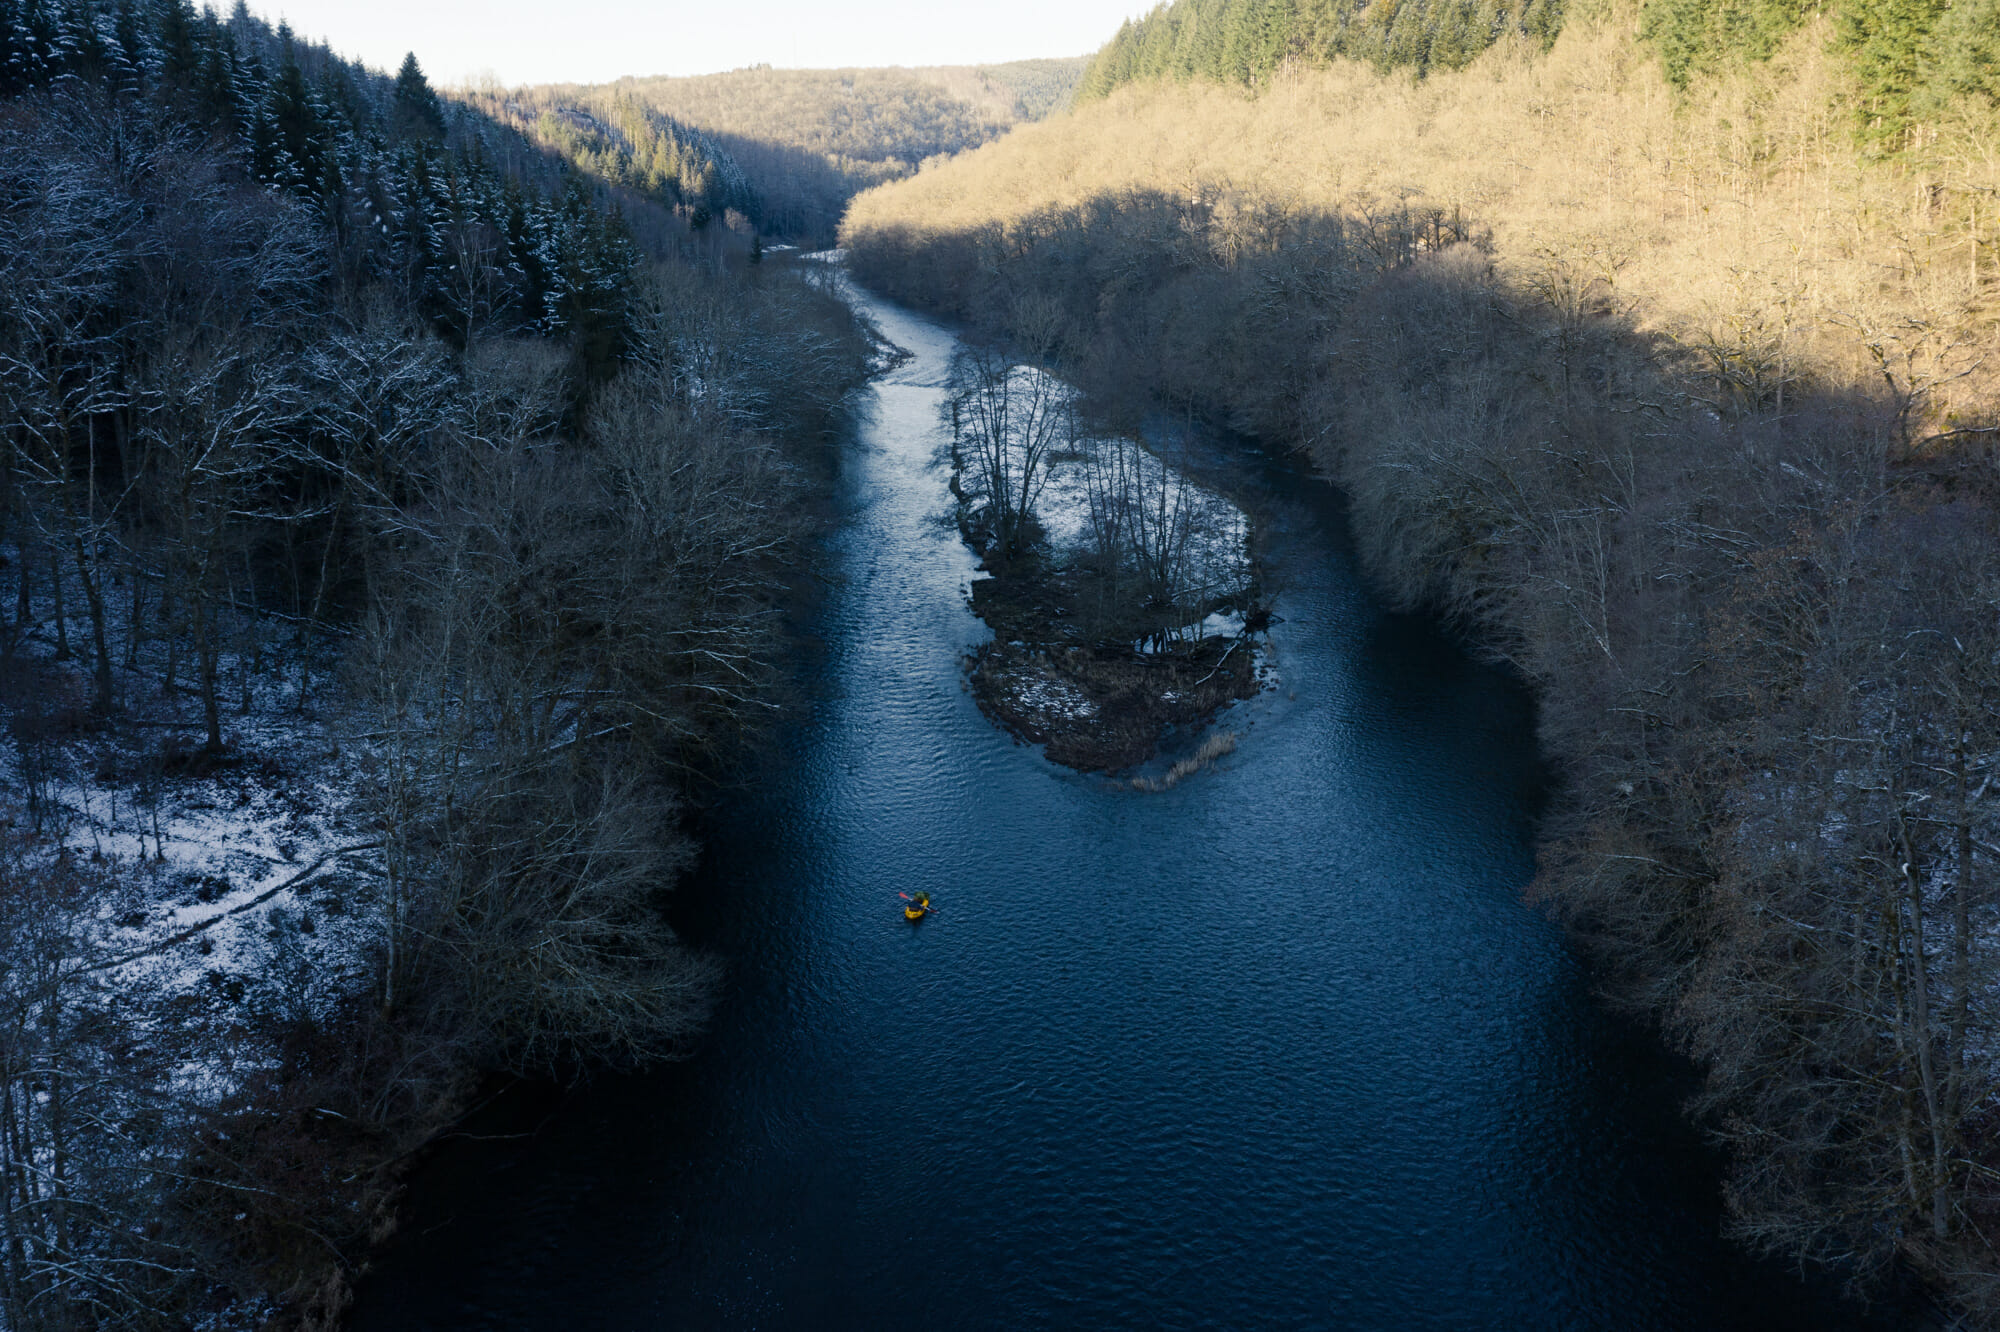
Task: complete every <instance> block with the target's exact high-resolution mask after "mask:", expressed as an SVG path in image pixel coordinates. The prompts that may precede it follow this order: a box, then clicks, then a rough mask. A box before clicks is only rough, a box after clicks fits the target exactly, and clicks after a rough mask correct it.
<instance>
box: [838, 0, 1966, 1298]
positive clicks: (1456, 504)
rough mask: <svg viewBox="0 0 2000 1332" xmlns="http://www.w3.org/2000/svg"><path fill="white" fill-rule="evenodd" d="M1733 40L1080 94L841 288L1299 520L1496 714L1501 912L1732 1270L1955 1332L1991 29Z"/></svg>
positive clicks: (1953, 25)
mask: <svg viewBox="0 0 2000 1332" xmlns="http://www.w3.org/2000/svg"><path fill="white" fill-rule="evenodd" d="M1192 12H1193V10H1192V9H1191V8H1189V7H1186V6H1176V7H1175V8H1173V9H1170V10H1167V11H1161V12H1156V14H1155V16H1154V18H1153V19H1150V20H1148V21H1147V22H1149V23H1152V24H1159V23H1163V22H1165V21H1166V20H1167V18H1168V17H1169V16H1172V15H1174V14H1176V13H1178V14H1182V15H1184V16H1185V15H1189V14H1191V13H1192ZM1770 12H1771V13H1772V14H1777V15H1779V17H1780V18H1782V21H1777V19H1773V20H1772V21H1770V22H1764V21H1763V20H1762V19H1759V20H1758V21H1757V22H1750V21H1748V20H1746V21H1745V22H1744V23H1743V24H1741V25H1739V26H1736V27H1729V26H1728V25H1727V24H1725V25H1724V26H1723V27H1721V28H1709V27H1705V26H1703V25H1706V24H1709V23H1711V22H1715V23H1721V22H1722V19H1723V18H1726V17H1727V16H1728V15H1729V14H1738V15H1750V16H1751V17H1753V18H1754V17H1756V16H1757V15H1759V14H1763V13H1764V11H1763V10H1754V11H1753V9H1752V7H1748V6H1746V7H1742V8H1740V9H1729V8H1728V7H1711V6H1692V5H1690V6H1681V7H1674V8H1670V7H1665V6H1661V7H1654V6H1647V7H1644V8H1642V7H1640V6H1636V5H1629V4H1608V5H1604V6H1602V7H1600V8H1598V9H1595V10H1593V11H1591V12H1588V13H1577V12H1572V13H1571V14H1569V15H1568V17H1567V20H1566V22H1565V24H1564V26H1563V28H1562V31H1561V33H1560V35H1559V37H1557V38H1556V40H1555V41H1554V44H1553V46H1552V47H1551V48H1550V49H1548V50H1547V51H1546V52H1545V51H1544V50H1543V49H1542V46H1541V42H1540V40H1539V39H1538V38H1535V37H1532V36H1530V37H1519V36H1517V37H1506V36H1505V35H1504V34H1503V37H1502V40H1500V41H1498V42H1496V43H1495V45H1493V46H1492V47H1490V48H1488V49H1487V50H1486V51H1485V53H1484V54H1483V55H1481V56H1479V57H1478V58H1477V59H1474V60H1473V61H1472V62H1471V63H1470V64H1469V65H1468V66H1467V67H1466V68H1465V69H1464V70H1463V71H1460V72H1457V73H1453V72H1451V71H1449V70H1448V69H1445V68H1443V67H1442V62H1436V61H1433V62H1432V64H1431V67H1430V72H1429V74H1428V76H1427V77H1425V78H1422V79H1417V78H1414V77H1412V76H1411V75H1410V74H1409V73H1407V72H1392V73H1389V74H1386V75H1385V74H1383V73H1381V72H1379V71H1377V70H1376V69H1374V68H1373V67H1371V65H1369V64H1366V63H1359V62H1356V61H1350V60H1333V61H1331V62H1329V63H1327V64H1326V65H1325V67H1324V68H1320V69H1308V68H1292V69H1290V70H1285V69H1278V70H1277V72H1276V73H1275V74H1272V75H1271V76H1269V77H1264V78H1259V79H1258V80H1257V81H1256V86H1255V87H1254V88H1246V87H1244V86H1242V83H1241V82H1237V83H1235V84H1234V85H1231V84H1225V83H1219V82H1216V81H1214V80H1212V79H1206V80H1205V79H1199V78H1197V79H1193V80H1191V81H1189V82H1187V83H1181V82H1177V81H1175V80H1172V79H1162V80H1156V81H1153V82H1152V83H1150V84H1142V85H1139V86H1127V87H1120V88H1117V89H1116V90H1115V91H1112V92H1111V93H1110V95H1109V96H1107V97H1102V98H1100V99H1099V100H1095V101H1091V102H1089V103H1087V104H1085V105H1082V106H1080V107H1079V109H1078V110H1076V111H1075V112H1073V113H1072V114H1070V115H1069V116H1066V117H1057V118H1055V119H1052V120H1050V121H1048V122H1046V123H1044V124H1040V125H1035V126H1028V127H1023V128H1020V129H1017V130H1015V131H1014V132H1013V133H1012V134H1010V135H1009V136H1008V137H1007V138H1006V139H1004V140H1002V141H1000V142H998V143H996V144H992V145H988V146H987V147H984V148H982V149H980V150H978V151H976V152H974V153H972V154H969V155H967V156H965V157H963V158H960V159H958V160H956V161H954V162H952V163H949V164H946V165H944V166H942V167H940V168H938V169H935V170H932V171H927V172H925V173H923V174H922V175H920V176H918V177H916V178H914V179H912V180H908V181H903V182H900V183H897V184H895V185H892V186H888V187H885V188H883V189H880V190H877V191H874V192H871V193H869V194H866V195H863V196H862V197H860V198H859V199H857V200H856V202H855V204H854V206H853V209H852V210H851V212H850V214H849V217H848V220H847V222H846V224H845V227H844V239H845V242H846V243H847V244H848V245H849V246H851V248H852V263H853V266H854V270H855V272H856V273H857V275H858V276H859V277H861V278H862V280H864V281H866V282H868V283H870V284H872V285H875V286H877V287H879V288H881V289H882V290H884V291H885V292H888V293H890V294H892V295H895V296H897V297H899V298H901V299H905V300H910V301H914V302H917V303H920V304H922V305H925V306H927V307H929V308H931V309H934V310H939V311H943V312H946V313H948V314H951V315H953V316H957V317H961V318H965V319H968V320H972V321H974V322H976V323H980V324H983V325H985V326H987V327H988V328H990V329H991V330H993V331H995V332H997V333H1000V334H1002V335H1007V336H1012V337H1014V338H1016V340H1017V341H1021V342H1023V343H1025V344H1027V345H1033V346H1037V347H1054V348H1056V349H1057V351H1056V352H1055V353H1053V354H1054V355H1055V356H1056V358H1057V359H1058V360H1059V362H1060V364H1061V365H1062V367H1063V370H1064V373H1065V374H1067V375H1068V376H1070V377H1071V378H1073V379H1074V380H1075V381H1076V382H1078V383H1079V384H1081V385H1082V386H1084V387H1085V388H1086V389H1087V391H1088V393H1089V400H1090V403H1091V404H1092V405H1093V407H1094V409H1095V410H1096V411H1097V412H1098V413H1100V414H1102V415H1104V416H1107V417H1110V418H1114V419H1115V418H1119V417H1124V418H1126V419H1128V420H1131V419H1137V418H1138V417H1140V416H1141V415H1143V414H1145V413H1147V412H1151V411H1155V410H1157V409H1158V407H1159V406H1160V405H1161V404H1163V403H1165V404H1171V405H1173V406H1174V407H1175V408H1177V409H1179V410H1181V411H1184V412H1191V413H1197V414H1200V415H1203V416H1205V417H1206V418H1207V419H1208V420H1210V421H1211V422H1212V423H1214V424H1216V425H1217V426H1220V427H1224V428H1227V429H1231V430H1234V431H1239V432H1244V433H1248V434H1251V435H1255V436H1258V437H1260V438H1263V439H1265V440H1270V441H1274V442H1282V443H1285V444H1288V445H1290V446H1292V447H1295V448H1297V449H1300V450H1302V451H1304V452H1306V453H1308V454H1309V455H1310V456H1311V457H1312V458H1313V459H1314V460H1315V461H1316V462H1317V463H1318V465H1319V466H1320V467H1321V468H1322V469H1323V470H1324V471H1325V472H1326V473H1328V474H1329V475H1331V476H1333V477H1334V478H1336V479H1337V480H1338V481H1339V482H1340V483H1341V484H1342V486H1343V487H1344V488H1345V489H1346V491H1347V492H1348V494H1349V495H1350V497H1351V500H1352V505H1353V523H1354V530H1355V533H1356V537H1357V540H1358V542H1359V544H1360V547H1361V553H1362V555H1363V557H1364V559H1365V562H1366V564H1367V567H1368V568H1369V569H1370V571H1371V572H1372V574H1373V576H1374V577H1375V578H1376V580H1377V581H1378V582H1379V584H1380V586H1381V587H1382V589H1383V591H1384V593H1385V595H1386V596H1387V597H1388V598H1389V599H1390V600H1391V601H1392V602H1393V603H1394V604H1396V605H1399V606H1404V607H1429V608H1432V609H1434V610H1436V611H1438V612H1441V613H1442V614H1444V615H1446V616H1448V617H1450V618H1451V619H1452V620H1453V621H1455V622H1456V623H1457V624H1458V625H1459V626H1460V627H1461V628H1462V629H1463V631H1464V632H1465V633H1466V634H1467V636H1468V638H1469V639H1470V640H1471V641H1473V642H1475V643H1476V644H1478V645H1479V646H1480V647H1481V648H1482V649H1483V650H1485V651H1487V652H1490V653H1492V654H1494V655H1496V656H1499V657H1502V658H1504V659H1506V660H1507V661H1509V662H1511V663H1513V665H1514V666H1515V667H1517V668H1518V669H1519V670H1520V672H1521V673H1522V674H1523V675H1524V676H1525V677H1526V678H1527V679H1528V680H1529V681H1531V682H1533V683H1534V684H1535V685H1536V686H1537V687H1538V689H1539V692H1540V697H1541V711H1540V726H1541V734H1542V739H1543V742H1544V745H1545V747H1546V750H1547V753H1548V754H1549V756H1550V758H1551V760H1552V761H1553V762H1554V763H1555V765H1556V766H1557V769H1558V771H1559V773H1560V777H1561V782H1560V785H1559V788H1558V791H1557V793H1556V794H1555V796H1554V798H1553V800H1552V803H1551V805H1550V808H1549V810H1548V813H1547V815H1546V817H1545V821H1544V824H1543V827H1542V830H1541V839H1542V840H1541V853H1540V873H1539V876H1538V878H1537V880H1536V884H1535V888H1534V892H1535V894H1536V895H1537V896H1538V898H1539V899H1540V900H1542V901H1544V902H1546V903H1548V904H1550V905H1551V907H1552V908H1553V909H1555V910H1556V911H1558V912H1559V913H1560V914H1561V915H1562V917H1563V918H1564V919H1565V920H1566V921H1567V922H1568V923H1569V924H1570V925H1571V927H1572V928H1573V930H1574V932H1575V936H1576V937H1577V938H1578V939H1579V941H1581V942H1582V943H1583V945H1584V946H1585V947H1586V948H1587V949H1588V950H1589V951H1590V952H1591V953H1592V954H1593V955H1594V956H1595V957H1596V958H1597V959H1598V960H1599V962H1600V963H1601V975H1602V976H1603V977H1604V983H1605V986H1606V988H1607V991H1608V992H1610V993H1611V994H1613V995H1614V996H1615V997H1616V998H1617V999H1618V1000H1619V1001H1620V1002H1621V1003H1624V1004H1627V1005H1629V1006H1630V1007H1631V1008H1632V1009H1633V1010H1634V1011H1636V1012H1640V1013H1643V1014H1645V1015H1647V1016H1648V1017H1650V1018H1651V1019H1652V1020H1654V1021H1656V1022H1658V1023H1659V1024H1660V1026H1661V1028H1662V1030H1663V1031H1664V1032H1665V1034H1666V1035H1667V1036H1668V1038H1669V1039H1670V1040H1671V1041H1672V1042H1673V1043H1675V1044H1676V1045H1677V1046H1678V1047H1680V1048H1681V1049H1683V1050H1685V1051H1687V1052H1688V1053H1689V1054H1691V1055H1693V1056H1694V1057H1695V1058H1696V1059H1698V1060H1699V1061H1700V1062H1701V1064H1702V1066H1703V1067H1704V1069H1705V1071H1706V1075H1707V1082H1706V1087H1705V1090H1704V1092H1703V1094H1702V1096H1701V1097H1700V1098H1699V1101H1698V1103H1697V1104H1696V1105H1695V1106H1694V1107H1692V1108H1693V1110H1694V1112H1695V1113H1697V1114H1698V1116H1699V1117H1700V1119H1701V1122H1702V1123H1703V1124H1705V1125H1706V1126H1707V1127H1708V1128H1709V1129H1710V1130H1711V1131H1712V1132H1713V1133H1714V1134H1715V1135H1716V1136H1717V1137H1718V1138H1719V1139H1720V1140H1721V1141H1722V1142H1723V1143H1725V1144H1726V1145H1727V1146H1728V1147H1729V1149H1730V1151H1731V1160H1732V1163H1733V1164H1732V1172H1731V1175H1730V1183H1729V1196H1730V1203H1731V1206H1732V1210H1733V1214H1734V1217H1735V1226H1736V1230H1737V1233H1738V1235H1739V1236H1740V1237H1741V1238H1742V1239H1744V1240H1745V1241H1746V1242H1748V1243H1751V1244H1754V1245H1758V1246H1762V1247H1766V1248H1769V1249H1772V1250H1775V1251H1777V1252H1780V1253H1784V1254H1787V1255H1795V1256H1799V1257H1803V1258H1809V1259H1815V1260H1820V1261H1823V1262H1826V1263H1828V1264H1831V1265H1832V1266H1833V1267H1834V1268H1835V1269H1836V1270H1837V1271H1839V1272H1840V1273H1841V1274H1843V1275H1844V1276H1846V1277H1848V1278H1850V1279H1852V1280H1854V1281H1855V1282H1856V1283H1857V1284H1859V1285H1861V1286H1864V1287H1866V1286H1869V1285H1871V1284H1872V1283H1875V1282H1877V1281H1879V1280H1881V1279H1883V1278H1884V1275H1885V1274H1886V1273H1887V1272H1888V1271H1890V1270H1892V1269H1893V1268H1895V1267H1896V1266H1897V1265H1899V1264H1900V1265H1903V1266H1905V1267H1907V1268H1909V1269H1912V1270H1915V1271H1918V1272H1920V1273H1922V1274H1923V1275H1924V1276H1925V1277H1926V1278H1927V1279H1928V1280H1929V1281H1930V1282H1931V1283H1933V1285H1934V1286H1935V1287H1936V1288H1938V1289H1939V1290H1940V1291H1942V1292H1944V1293H1945V1295H1946V1297H1947V1298H1949V1299H1950V1300H1952V1301H1955V1302H1956V1303H1957V1304H1958V1305H1959V1306H1960V1307H1962V1308H1964V1309H1966V1310H1968V1311H1971V1313H1972V1314H1973V1315H1974V1316H1975V1317H1976V1318H1977V1319H1978V1320H1980V1321H1981V1322H1982V1323H1984V1324H1990V1323H1992V1322H1993V1321H1994V1320H1995V1319H1996V1317H2000V1261H1996V1260H1995V1258H1994V1252H1995V1250H1994V1248H1993V1244H1994V1242H1995V1239H1996V1237H2000V1190H1996V1188H1995V1186H1994V1183H1993V1181H1994V1180H1995V1179H2000V1150H1996V1146H1995V1138H1994V1135H1993V1131H1992V1127H1993V1124H1994V1122H1995V1116H1996V1113H2000V1066H1996V1063H1995V1059H1994V1056H1993V1053H1992V1046H1993V1041H1994V1036H1995V1026H1994V1020H1995V1019H1994V1014H1995V1004H1996V1001H2000V952H1996V949H1995V945H1994V939H1995V937H1996V936H1995V933H1994V928H1995V926H1996V925H2000V892H1996V887H2000V882H1997V881H1996V876H1997V875H2000V466H1996V457H2000V455H1997V454H1996V447H1997V446H2000V392H1996V383H2000V379H1997V378H1996V368H2000V324H1997V323H1996V314H2000V304H1996V295H2000V254H1996V252H1995V248H1994V247H1995V241H1996V239H2000V235H1996V232H2000V228H1997V227H1996V217H1995V211H1996V210H1995V205H1994V203H1993V200H1994V199H1995V197H1996V190H2000V154H1996V152H1995V150H1994V145H1995V144H1996V143H2000V107H1996V103H1995V95H1994V94H1995V89H1994V87H1993V85H1992V84H1991V83H1990V82H1989V81H1988V78H1989V73H1988V72H1990V70H1991V68H1992V66H1991V64H1990V62H1987V61H1986V58H1985V56H1984V55H1982V54H1981V53H1982V52H1984V51H1985V50H1986V47H1985V46H1984V45H1982V43H1984V42H1985V41H1986V39H1987V37H1988V36H1989V35H1990V34H1991V32H1992V31H1993V29H1992V25H1991V22H1990V20H1987V19H1981V18H1980V17H1979V15H1980V14H1982V13H1984V12H1986V11H1985V10H1983V9H1982V7H1981V4H1980V3H1976V2H1975V3H1968V4H1965V5H1958V4H1954V5H1952V6H1950V7H1949V8H1947V7H1945V6H1944V5H1942V4H1938V5H1933V6H1929V7H1925V6H1908V5H1899V6H1887V5H1882V6H1878V5H1875V4H1874V3H1872V0H1855V2H1854V3H1851V4H1846V5H1842V6H1838V7H1836V8H1835V11H1834V12H1833V13H1816V14H1812V15H1810V16H1807V15H1802V14H1799V13H1789V14H1784V13H1781V12H1780V11H1779V10H1777V9H1772V10H1771V11H1770ZM1719 14H1720V15H1721V17H1718V15H1719ZM1963 25H1969V26H1963ZM1696 29H1700V31H1699V32H1697V31H1696ZM1690 33H1693V34H1694V35H1693V36H1690V35H1689V34H1690ZM1968 33H1969V34H1971V36H1970V37H1969V38H1968V37H1967V35H1966V34H1968ZM1675 34H1679V35H1678V36H1676V35H1675ZM1953 34H1958V35H1953ZM1124 43H1125V46H1126V47H1128V48H1129V46H1130V44H1131V38H1130V35H1129V33H1128V36H1127V38H1125V39H1124ZM1677 43H1678V44H1677ZM1702 43H1708V45H1707V46H1706V47H1703V48H1702V49H1705V50H1708V51H1711V52H1712V53H1713V55H1712V57H1703V58H1701V59H1682V58H1680V57H1679V56H1677V55H1676V54H1675V53H1676V52H1677V51H1684V50H1686V49H1688V47H1689V46H1690V45H1694V46H1700V45H1701V44H1702ZM1120 49H1121V47H1120V45H1119V44H1118V43H1114V45H1113V47H1111V48H1107V52H1106V53H1105V54H1104V55H1103V56H1100V63H1101V62H1102V61H1103V60H1104V59H1106V58H1109V57H1110V56H1111V55H1114V54H1115V53H1116V52H1118V51H1119V50H1120ZM1894 71H1900V73H1894ZM1982 71H1988V72H1982ZM1220 72H1223V71H1216V70H1212V69H1207V68H1204V67H1195V68H1193V69H1191V70H1190V73H1193V74H1202V73H1220ZM1892 74H1893V78H1895V79H1900V80H1901V83H1900V84H1896V83H1894V82H1893V80H1892ZM1230 77H1231V78H1232V79H1236V80H1247V78H1248V75H1245V74H1242V73H1235V72H1232V73H1231V74H1230ZM1898 88H1900V89H1901V91H1900V92H1898V91H1897V89H1898ZM1098 90H1099V91H1100V92H1101V91H1103V90H1104V89H1103V88H1102V86H1099V87H1098ZM1052 326H1053V327H1054V328H1055V329H1056V332H1054V333H1051V331H1050V330H1051V327H1052Z"/></svg>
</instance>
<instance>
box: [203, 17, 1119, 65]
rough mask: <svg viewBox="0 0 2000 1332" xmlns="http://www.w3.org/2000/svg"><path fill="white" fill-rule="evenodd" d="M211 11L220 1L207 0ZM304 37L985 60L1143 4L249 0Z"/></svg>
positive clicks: (1098, 39) (615, 53)
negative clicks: (474, 2)
mask: <svg viewBox="0 0 2000 1332" xmlns="http://www.w3.org/2000/svg"><path fill="white" fill-rule="evenodd" d="M217 7H218V8H225V9H226V8H227V6H226V4H218V6H217ZM250 7H251V9H252V10H253V11H255V12H257V13H259V14H261V15H262V16H264V17H265V18H268V19H270V20H271V21H272V22H273V23H276V22H277V21H278V20H279V19H284V20H286V21H287V22H289V23H290V24H291V25H292V30H293V31H294V32H296V33H298V35H299V36H300V37H302V38H308V39H313V40H320V41H325V42H326V43H327V44H328V45H329V46H331V47H333V49H334V50H336V51H338V52H340V53H341V54H342V55H347V56H359V57H360V58H361V59H362V60H363V61H364V62H365V63H367V64H370V65H374V66H376V67H377V68H380V69H385V70H389V71H391V72H393V71H394V70H395V68H396V66H397V65H399V64H401V63H402V60H403V53H404V52H405V51H415V52H416V53H417V60H418V62H419V63H421V64H422V65H423V67H424V72H425V73H426V74H428V75H429V76H430V79H431V82H432V83H433V84H437V85H440V86H446V85H451V84H457V83H462V82H465V81H467V80H468V79H471V78H473V77H476V76H479V75H482V74H489V73H490V74H491V75H493V76H495V77H497V78H498V79H499V81H500V82H501V83H505V84H519V83H571V82H575V83H602V82H605V81H607V80H610V79H615V78H617V77H618V76H620V75H621V74H706V73H711V72H713V71H716V70H723V69H735V68H737V67H739V66H742V65H755V64H764V63H769V64H773V65H777V66H779V67H781V68H783V67H787V66H790V67H794V68H796V67H801V66H804V67H812V68H820V69H825V68H837V67H840V66H844V65H982V64H997V63H999V62H1000V61H1005V60H1021V59H1025V58H1027V57H1029V56H1070V55H1084V54H1086V53H1088V52H1090V51H1094V50H1096V49H1097V48H1098V47H1099V46H1102V45H1103V44H1104V43H1105V42H1106V41H1108V40H1109V39H1110V37H1111V35H1112V34H1113V33H1114V32H1116V31H1117V30H1118V24H1119V23H1120V22H1121V21H1122V20H1124V19H1125V18H1127V17H1131V16H1136V15H1138V14H1143V13H1145V12H1146V11H1147V10H1148V9H1150V8H1152V4H1151V3H1150V0H1010V2H1009V3H1004V4H1003V3H995V2H994V0H973V2H971V3H958V4H953V3H930V4H926V3H918V2H916V0H866V3H861V4H848V5H841V4H828V3H824V0H822V2H821V3H806V0H765V2H764V3H744V0H734V2H731V0H721V2H720V3H718V2H716V0H706V2H704V3H689V2H688V0H655V2H654V3H645V2H644V0H488V3H483V4H473V3H468V2H467V0H250Z"/></svg>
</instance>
